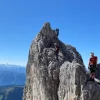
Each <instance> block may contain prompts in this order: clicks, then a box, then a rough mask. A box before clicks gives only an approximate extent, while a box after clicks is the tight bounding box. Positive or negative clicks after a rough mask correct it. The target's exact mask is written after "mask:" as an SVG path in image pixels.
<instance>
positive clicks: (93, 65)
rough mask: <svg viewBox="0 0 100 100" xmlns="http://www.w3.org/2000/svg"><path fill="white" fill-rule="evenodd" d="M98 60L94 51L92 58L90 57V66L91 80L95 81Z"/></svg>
mask: <svg viewBox="0 0 100 100" xmlns="http://www.w3.org/2000/svg"><path fill="white" fill-rule="evenodd" d="M97 60H98V58H97V56H94V53H93V52H91V58H90V59H89V65H88V68H89V69H90V80H93V81H94V78H95V71H96V67H97Z"/></svg>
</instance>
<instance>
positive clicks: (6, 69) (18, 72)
mask: <svg viewBox="0 0 100 100" xmlns="http://www.w3.org/2000/svg"><path fill="white" fill-rule="evenodd" d="M0 78H1V79H0V86H3V85H24V84H25V80H26V67H25V66H20V65H12V64H0Z"/></svg>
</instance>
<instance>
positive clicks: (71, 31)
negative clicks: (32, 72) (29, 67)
mask: <svg viewBox="0 0 100 100" xmlns="http://www.w3.org/2000/svg"><path fill="white" fill-rule="evenodd" d="M44 22H50V23H51V27H52V28H53V29H55V28H56V27H58V28H59V29H60V35H59V39H61V40H62V41H63V42H64V43H66V44H70V45H72V46H74V47H76V49H77V50H78V51H79V52H80V54H81V55H82V58H83V60H84V63H85V65H86V66H87V64H88V59H89V57H90V52H91V51H93V52H94V53H95V55H97V56H98V58H99V57H100V41H99V38H100V0H2V1H0V62H1V63H11V64H19V65H26V63H27V60H28V52H29V47H30V44H31V42H32V40H33V39H34V37H35V36H36V35H37V33H38V32H39V31H40V29H41V27H42V25H43V24H44ZM99 61H100V60H99Z"/></svg>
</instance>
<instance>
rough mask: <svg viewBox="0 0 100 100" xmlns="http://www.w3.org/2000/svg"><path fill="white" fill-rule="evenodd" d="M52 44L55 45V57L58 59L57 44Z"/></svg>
mask: <svg viewBox="0 0 100 100" xmlns="http://www.w3.org/2000/svg"><path fill="white" fill-rule="evenodd" d="M54 46H55V54H56V59H57V60H58V53H59V46H58V44H57V43H55V44H54Z"/></svg>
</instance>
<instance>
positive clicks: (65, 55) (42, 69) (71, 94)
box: [23, 22, 97, 100]
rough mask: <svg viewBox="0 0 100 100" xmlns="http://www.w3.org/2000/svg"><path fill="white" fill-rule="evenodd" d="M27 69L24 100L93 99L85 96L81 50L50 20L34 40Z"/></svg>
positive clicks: (84, 77) (84, 75)
mask: <svg viewBox="0 0 100 100" xmlns="http://www.w3.org/2000/svg"><path fill="white" fill-rule="evenodd" d="M59 34H60V33H59ZM55 43H57V45H58V46H59V53H58V60H57V59H56V54H55V45H54V44H55ZM26 72H27V74H26V85H25V88H24V95H23V100H90V99H85V98H84V95H85V96H87V95H88V93H87V94H84V89H83V87H84V82H85V81H86V78H87V76H86V70H85V66H84V63H83V60H82V57H81V55H80V53H79V52H78V51H77V50H76V48H75V47H73V46H71V45H68V44H67V45H65V44H64V43H63V42H62V41H60V40H59V38H58V35H57V33H56V31H55V29H52V28H51V26H50V23H48V22H47V23H45V24H44V25H43V27H42V29H41V30H40V32H39V33H38V35H37V36H36V37H35V39H34V40H33V41H32V44H31V46H30V50H29V56H28V62H27V67H26ZM88 86H89V85H88ZM88 86H87V87H88ZM86 89H87V88H86ZM90 98H91V97H90ZM91 100H92V99H91ZM93 100H95V99H93ZM96 100H97V99H96Z"/></svg>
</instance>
